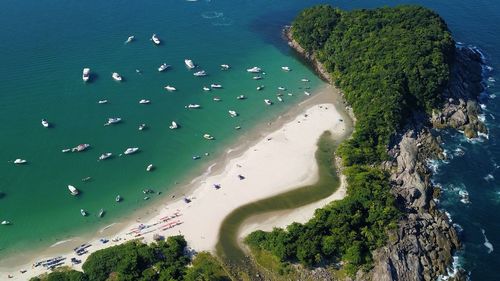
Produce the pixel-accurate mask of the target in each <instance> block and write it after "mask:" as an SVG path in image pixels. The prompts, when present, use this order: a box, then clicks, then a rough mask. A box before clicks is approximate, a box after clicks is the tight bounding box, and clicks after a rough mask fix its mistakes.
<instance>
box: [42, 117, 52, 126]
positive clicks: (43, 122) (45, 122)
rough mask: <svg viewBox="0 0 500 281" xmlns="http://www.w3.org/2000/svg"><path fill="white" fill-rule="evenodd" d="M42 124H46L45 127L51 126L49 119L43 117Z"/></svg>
mask: <svg viewBox="0 0 500 281" xmlns="http://www.w3.org/2000/svg"><path fill="white" fill-rule="evenodd" d="M42 126H44V127H45V128H48V127H50V124H49V121H47V119H42Z"/></svg>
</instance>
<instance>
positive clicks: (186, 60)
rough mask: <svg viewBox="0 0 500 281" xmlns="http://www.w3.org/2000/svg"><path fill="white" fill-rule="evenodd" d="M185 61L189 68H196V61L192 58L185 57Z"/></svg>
mask: <svg viewBox="0 0 500 281" xmlns="http://www.w3.org/2000/svg"><path fill="white" fill-rule="evenodd" d="M184 63H185V64H186V66H187V68H189V69H193V68H195V67H196V66H195V65H194V62H193V61H192V60H190V59H185V60H184Z"/></svg>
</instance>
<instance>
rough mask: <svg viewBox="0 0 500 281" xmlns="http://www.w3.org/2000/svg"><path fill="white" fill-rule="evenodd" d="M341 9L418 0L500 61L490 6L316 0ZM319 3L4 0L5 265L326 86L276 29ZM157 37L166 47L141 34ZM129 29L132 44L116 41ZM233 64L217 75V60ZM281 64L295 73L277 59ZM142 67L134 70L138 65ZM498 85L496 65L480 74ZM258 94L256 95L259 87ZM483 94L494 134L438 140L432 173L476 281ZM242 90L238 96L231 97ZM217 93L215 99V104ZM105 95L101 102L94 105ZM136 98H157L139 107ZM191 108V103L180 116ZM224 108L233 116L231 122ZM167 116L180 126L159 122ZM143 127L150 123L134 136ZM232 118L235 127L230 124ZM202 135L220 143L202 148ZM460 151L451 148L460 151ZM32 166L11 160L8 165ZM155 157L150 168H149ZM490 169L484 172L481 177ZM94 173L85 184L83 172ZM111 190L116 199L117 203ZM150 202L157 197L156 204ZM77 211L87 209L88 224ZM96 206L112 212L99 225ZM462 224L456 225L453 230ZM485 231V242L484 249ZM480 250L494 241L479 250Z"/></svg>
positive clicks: (490, 191)
mask: <svg viewBox="0 0 500 281" xmlns="http://www.w3.org/2000/svg"><path fill="white" fill-rule="evenodd" d="M325 2H326V3H331V4H334V5H337V6H340V7H341V8H345V9H352V8H373V7H378V6H383V5H395V4H400V3H413V4H420V5H424V6H427V7H430V8H432V9H434V10H436V11H437V12H438V13H440V14H441V15H442V16H443V17H444V18H445V20H446V21H447V22H448V25H449V28H450V29H451V30H452V32H453V35H454V37H455V38H456V40H457V41H461V42H463V43H464V44H466V45H474V46H477V47H479V48H480V49H481V50H482V51H483V52H484V53H485V55H486V57H487V59H488V64H489V65H491V66H492V67H493V68H494V69H498V68H499V67H500V49H499V48H498V46H500V25H498V22H500V9H499V8H498V3H497V1H494V0H479V1H467V0H443V1H432V0H420V1H417V0H415V1H388V0H386V1H382V0H370V1H368V0H358V1H351V0H341V1H321V3H325ZM317 3H320V1H313V0H310V1H278V0H274V1H271V0H253V1H222V0H221V1H218V0H213V1H202V0H199V1H197V2H186V1H181V0H179V1H173V0H170V1H159V0H152V1H146V2H140V3H133V2H130V1H95V0H94V1H85V2H81V1H62V0H54V1H50V2H47V1H34V0H31V1H29V0H27V1H22V2H21V1H13V0H6V1H3V2H2V8H1V9H0V24H1V26H2V28H1V29H0V38H2V40H0V63H1V67H0V77H1V78H0V120H1V122H0V132H1V135H0V145H1V147H2V149H1V150H0V190H1V191H3V192H5V193H6V196H5V197H4V198H3V199H0V220H3V219H8V220H11V221H12V222H13V223H14V224H13V225H12V226H9V227H1V228H0V249H2V251H1V252H0V259H1V258H2V257H3V256H6V255H7V254H8V253H9V252H11V251H13V250H14V249H19V248H21V247H23V246H25V245H26V243H27V242H29V243H30V245H33V244H36V245H39V246H46V245H50V244H52V243H53V242H55V241H57V240H60V239H64V238H65V237H68V236H71V235H74V234H76V233H77V232H78V231H81V230H82V229H83V228H85V229H89V230H92V229H97V228H98V227H99V226H103V225H105V224H108V223H110V222H112V221H115V220H116V219H118V218H119V217H120V216H121V215H122V214H123V213H124V212H131V210H133V209H137V208H140V207H142V206H147V205H148V204H151V203H150V202H147V201H143V200H142V198H143V194H142V192H141V191H142V189H144V188H146V187H150V188H152V189H155V190H164V191H165V190H169V189H171V188H173V187H174V186H175V185H174V183H175V182H176V181H182V182H185V181H186V179H187V178H188V175H189V174H190V173H191V174H197V173H200V172H201V171H202V167H203V166H204V165H206V164H207V163H208V162H209V161H210V160H211V159H214V157H215V156H216V155H218V154H220V153H221V151H222V150H223V149H224V147H227V146H228V145H231V144H234V142H235V141H236V139H237V138H238V136H240V135H241V134H243V133H245V132H246V131H248V130H249V129H251V128H252V127H255V125H256V124H258V123H260V122H267V121H268V120H270V119H272V118H273V117H275V116H277V115H278V114H279V113H280V112H283V111H284V110H286V109H287V108H288V107H290V106H292V105H293V104H296V103H297V102H298V101H299V100H301V99H304V98H305V97H304V96H303V95H301V94H299V95H297V93H300V92H302V89H299V87H301V86H302V85H301V83H300V82H299V80H300V78H302V77H307V78H309V79H311V83H310V86H311V87H312V88H316V87H319V86H321V85H322V82H321V81H319V80H318V79H317V78H315V77H314V75H313V73H312V72H311V71H310V70H309V69H308V68H307V67H306V66H304V65H302V64H301V62H300V60H298V59H297V58H296V57H295V56H294V55H293V53H291V52H290V50H289V49H288V48H287V46H286V44H285V43H284V42H283V41H282V40H281V37H280V28H281V26H282V25H284V24H287V23H289V22H290V20H291V19H293V17H294V16H295V15H296V14H297V12H298V11H300V10H301V9H303V8H304V7H308V6H311V5H313V4H317ZM152 33H157V34H158V35H159V36H160V38H161V39H162V40H163V42H164V44H163V45H161V46H159V47H155V46H153V45H152V43H151V42H150V41H149V38H150V36H151V34H152ZM129 35H135V36H136V38H137V41H135V42H133V43H131V44H129V45H124V44H123V42H124V41H125V40H126V39H127V37H128V36H129ZM186 57H189V58H191V59H193V60H194V61H195V62H196V63H197V64H199V65H200V66H201V67H202V68H203V69H205V70H207V71H208V72H209V74H210V75H209V76H208V77H205V78H195V77H193V76H192V75H191V74H190V73H189V72H188V71H187V70H186V68H185V67H184V64H183V60H184V58H186ZM163 62H166V63H168V64H171V65H173V68H172V69H171V70H169V71H167V72H165V73H158V72H157V71H156V68H157V67H158V66H159V65H160V64H161V63H163ZM222 63H227V64H230V65H231V66H232V69H231V70H230V71H228V72H221V71H219V69H218V65H219V64H222ZM254 65H259V66H261V67H263V68H264V69H265V70H266V72H267V73H268V74H267V75H266V78H265V79H264V80H262V81H259V82H256V81H253V80H251V79H250V76H251V75H249V74H248V73H246V72H245V71H244V69H246V68H248V67H251V66H254ZM281 65H289V66H291V67H292V68H293V71H292V72H290V73H283V72H282V71H281V70H280V69H279V66H281ZM85 66H88V67H91V68H92V70H93V73H96V74H97V75H98V76H97V77H95V79H93V81H92V82H91V83H89V84H87V85H85V84H84V83H82V81H81V70H82V68H83V67H85ZM136 68H139V69H141V70H143V75H138V74H136V73H135V69H136ZM113 71H117V72H119V73H121V74H122V75H123V76H124V78H125V81H124V82H123V83H121V84H120V83H116V82H114V81H112V79H111V77H110V75H111V72H113ZM489 75H491V76H492V77H493V78H496V79H497V80H498V79H500V77H498V73H497V72H496V71H495V70H493V71H492V72H491V73H489ZM210 83H220V84H222V85H223V86H224V89H223V90H221V91H218V92H217V93H215V91H212V92H211V93H209V94H206V93H203V91H202V90H201V87H202V86H203V85H206V84H210ZM167 84H172V85H174V86H175V87H177V88H178V89H179V90H178V92H176V93H173V94H172V93H167V92H165V91H164V90H163V89H162V87H163V86H165V85H167ZM260 84H264V85H266V90H264V91H262V92H257V91H255V87H256V86H257V85H260ZM280 85H283V86H286V87H287V88H289V89H290V92H293V93H296V95H294V96H293V97H289V96H285V97H284V98H285V101H286V102H285V103H284V104H279V103H275V105H274V106H272V107H266V106H265V105H264V103H263V99H264V98H267V97H270V98H272V99H274V100H276V99H275V94H276V87H278V86H280ZM489 85H490V87H489V88H488V93H489V94H490V98H489V99H485V100H484V103H485V105H486V114H485V119H486V122H487V124H488V126H489V129H490V134H489V139H484V140H482V141H480V142H467V141H465V140H464V139H463V138H460V137H459V136H458V135H456V134H453V133H449V134H448V135H447V136H446V141H447V149H448V150H449V151H450V153H449V154H450V155H453V153H454V151H455V150H456V149H457V148H460V149H461V150H462V151H464V153H465V154H464V155H463V156H460V155H461V153H459V152H455V154H456V156H454V157H453V158H452V159H450V160H449V161H448V162H447V163H443V164H441V165H440V166H439V169H438V174H437V175H436V176H435V179H434V180H435V181H436V182H437V183H439V184H441V185H442V186H443V188H444V195H443V198H442V200H441V207H442V208H444V209H445V210H447V211H448V212H449V213H450V215H451V217H452V219H453V221H454V222H455V223H457V225H460V226H461V228H462V229H463V231H462V232H461V236H462V240H463V241H464V245H465V247H464V250H463V251H461V252H460V253H459V255H458V257H459V259H458V261H459V263H460V264H461V266H462V267H464V268H465V269H466V270H467V271H468V272H469V273H470V276H471V278H472V279H473V280H496V279H497V278H496V276H497V274H496V269H497V268H499V267H500V256H499V255H498V250H497V248H498V247H500V246H498V245H500V236H498V233H500V221H499V220H498V219H496V218H495V214H496V213H497V212H498V210H499V205H500V189H499V184H498V180H497V179H496V178H498V177H499V176H500V175H498V173H499V171H498V167H499V166H498V165H499V164H497V163H500V160H499V159H500V150H499V148H498V147H499V146H498V145H497V139H498V136H500V130H499V129H500V128H499V127H498V124H497V123H496V121H495V118H497V117H498V115H499V113H500V107H499V104H498V102H497V99H494V98H493V97H494V96H495V94H496V95H498V92H499V88H498V87H497V86H496V85H495V83H494V82H489ZM240 94H245V95H247V96H248V97H249V99H247V100H245V101H243V102H241V101H237V100H236V99H235V97H236V96H237V95H240ZM213 95H218V96H220V97H221V98H222V99H223V102H221V103H215V102H213V101H212V100H211V98H212V96H213ZM103 98H107V99H108V100H109V101H110V103H109V104H107V105H98V104H97V101H98V100H99V99H103ZM142 98H147V99H150V100H151V101H152V104H151V105H149V106H140V105H139V104H138V103H137V102H138V100H140V99H142ZM188 103H200V104H201V105H202V106H203V109H202V110H199V111H189V112H188V111H186V110H185V109H184V108H183V107H184V105H186V104H188ZM228 109H235V110H236V111H238V112H239V113H240V114H241V115H240V117H238V118H229V116H228V114H227V110H228ZM114 116H120V117H122V118H124V122H123V123H122V124H118V125H116V126H110V127H103V126H102V124H103V123H104V121H105V119H106V118H108V117H114ZM42 118H48V119H49V121H51V122H53V123H54V128H51V129H49V130H47V129H44V128H42V126H41V125H40V119H42ZM172 120H176V121H178V122H179V123H180V124H181V125H182V128H181V129H180V130H177V131H175V132H173V131H170V130H168V125H169V123H170V121H172ZM140 123H147V124H148V125H149V126H150V129H149V130H147V131H144V132H139V131H137V126H138V124H140ZM236 125H241V126H242V127H243V129H242V130H241V131H235V130H234V129H233V127H234V126H236ZM204 132H209V133H211V134H213V135H214V136H215V137H216V138H217V140H216V141H214V142H207V141H204V140H203V139H202V138H201V135H202V134H203V133H204ZM79 143H90V144H91V145H92V149H90V150H89V151H86V152H84V153H78V154H63V153H61V152H60V150H61V149H62V148H65V147H70V146H75V145H77V144H79ZM130 146H139V147H140V148H141V153H138V154H136V155H131V156H127V157H115V158H114V159H110V160H109V161H104V162H101V163H98V162H97V161H96V159H97V157H98V156H99V155H100V154H101V153H102V152H105V151H110V152H113V153H116V154H118V153H120V152H122V151H123V150H125V148H127V147H130ZM205 151H209V152H211V153H212V154H211V156H210V157H203V158H202V159H201V160H199V161H192V160H191V156H192V155H194V154H200V155H203V153H204V152H205ZM457 151H458V150H457ZM18 157H22V158H25V159H27V160H28V161H29V164H28V165H26V166H23V167H14V166H13V164H11V163H7V161H9V160H13V159H15V158H18ZM149 163H154V164H155V165H156V166H157V167H158V169H157V170H156V171H155V172H153V173H149V174H148V173H146V172H145V167H146V165H147V164H149ZM488 174H491V177H489V176H488ZM86 176H92V178H93V179H94V180H93V181H91V182H88V183H85V184H84V183H82V182H81V181H80V180H81V178H84V177H86ZM67 184H74V185H76V186H77V187H78V188H79V189H80V190H82V195H81V196H80V197H78V198H74V197H71V196H69V194H68V191H67V188H66V185H67ZM460 189H466V190H467V191H468V192H469V194H470V198H471V202H472V203H471V204H468V205H464V204H462V203H460V201H459V198H458V191H459V190H460ZM118 193H120V194H121V195H122V196H123V197H124V198H125V200H124V202H122V203H121V204H116V203H115V202H114V197H115V196H116V194H118ZM153 199H155V198H153ZM80 208H85V209H87V210H89V212H91V215H90V216H89V217H87V218H83V217H81V216H80V214H79V210H80ZM100 208H105V209H106V210H107V211H108V213H107V214H106V216H105V217H104V218H103V219H101V220H99V219H97V218H96V216H95V214H96V212H97V211H98V210H99V209H100ZM457 227H458V226H457ZM481 230H484V231H485V234H486V236H487V238H488V240H489V242H490V243H491V245H492V247H493V249H494V250H493V251H492V252H490V253H489V251H490V250H489V249H488V247H486V246H485V245H484V243H485V239H484V236H483V233H482V231H481ZM488 246H489V244H488Z"/></svg>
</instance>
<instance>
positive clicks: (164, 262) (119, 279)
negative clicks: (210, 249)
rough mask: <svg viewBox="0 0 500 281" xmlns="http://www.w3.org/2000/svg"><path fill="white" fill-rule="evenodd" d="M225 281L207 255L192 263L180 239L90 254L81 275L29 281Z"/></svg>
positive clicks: (130, 244)
mask: <svg viewBox="0 0 500 281" xmlns="http://www.w3.org/2000/svg"><path fill="white" fill-rule="evenodd" d="M135 280H139V281H170V280H179V281H181V280H186V281H226V280H231V279H229V277H228V276H227V274H226V273H225V271H224V269H223V268H222V267H221V265H220V264H219V262H218V261H217V260H216V259H215V258H214V257H213V256H211V255H210V254H208V253H199V254H197V255H196V256H195V258H194V259H193V260H191V258H190V256H189V255H188V253H187V252H186V241H185V240H184V237H182V236H172V237H169V238H168V239H167V240H166V241H159V242H156V243H153V244H150V245H147V244H144V243H142V242H140V241H131V242H128V243H125V244H121V245H118V246H113V247H109V248H106V249H103V250H99V251H96V252H94V253H92V254H91V255H90V256H89V258H88V259H87V260H86V261H85V263H84V264H83V272H80V271H76V270H71V269H63V270H58V271H54V272H51V273H50V274H48V275H45V276H40V277H35V278H32V279H31V280H30V281H135Z"/></svg>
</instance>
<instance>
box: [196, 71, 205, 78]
mask: <svg viewBox="0 0 500 281" xmlns="http://www.w3.org/2000/svg"><path fill="white" fill-rule="evenodd" d="M193 75H194V76H197V77H201V76H207V72H206V71H205V70H200V71H197V72H195V73H193Z"/></svg>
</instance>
